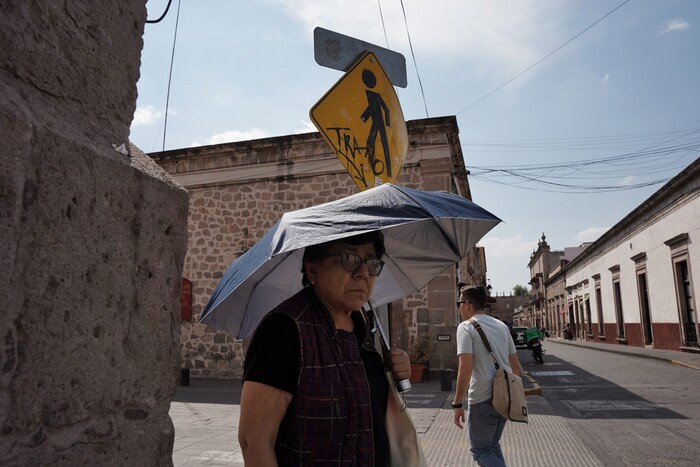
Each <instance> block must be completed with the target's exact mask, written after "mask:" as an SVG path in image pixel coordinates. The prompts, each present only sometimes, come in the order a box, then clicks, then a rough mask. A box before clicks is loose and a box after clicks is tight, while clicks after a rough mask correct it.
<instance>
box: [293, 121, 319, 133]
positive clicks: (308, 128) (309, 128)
mask: <svg viewBox="0 0 700 467" xmlns="http://www.w3.org/2000/svg"><path fill="white" fill-rule="evenodd" d="M301 124H302V126H301V127H299V128H297V129H296V130H294V133H311V132H314V131H318V128H316V126H315V125H314V124H313V123H311V122H309V121H308V120H302V121H301Z"/></svg>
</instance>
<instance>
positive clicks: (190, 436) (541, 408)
mask: <svg viewBox="0 0 700 467" xmlns="http://www.w3.org/2000/svg"><path fill="white" fill-rule="evenodd" d="M544 349H545V351H546V353H545V356H544V361H545V363H544V364H543V365H537V364H534V363H532V359H531V357H530V354H529V352H528V351H527V350H526V349H520V350H518V354H519V357H520V361H521V362H522V364H523V367H524V369H525V371H526V372H528V373H529V374H530V376H531V377H532V378H534V380H535V381H536V384H537V385H539V387H540V388H541V390H542V396H529V397H528V403H529V410H530V423H529V424H527V425H525V424H521V423H508V424H507V425H506V429H505V432H504V434H503V438H502V446H503V451H504V455H505V457H506V460H507V462H508V465H509V466H511V467H512V466H533V467H543V466H552V467H556V466H576V467H579V466H652V465H677V466H696V465H698V459H700V447H699V445H698V442H697V440H699V439H700V391H698V390H697V388H698V387H700V371H697V370H693V369H689V368H685V367H681V366H675V365H671V364H670V363H669V362H668V361H659V360H653V359H649V358H640V357H634V356H627V355H618V354H615V353H612V352H603V351H600V350H591V349H587V348H582V347H577V346H572V345H568V344H565V343H560V342H557V341H552V340H548V341H545V343H544ZM452 390H454V382H453V387H452ZM451 398H452V393H451V392H450V391H442V390H441V385H440V381H439V379H437V380H436V378H433V380H432V381H428V382H423V383H417V384H415V385H414V389H413V390H412V391H411V392H409V393H408V396H407V403H408V407H409V411H410V413H411V416H412V418H413V421H414V423H415V425H416V429H417V431H418V434H419V438H420V440H421V444H422V447H423V450H424V452H425V456H426V459H427V461H428V464H429V465H431V466H465V465H466V466H473V465H475V464H474V462H473V461H472V460H471V456H470V454H469V443H468V440H467V435H466V432H465V431H461V430H459V429H457V428H456V427H455V426H454V425H453V422H452V410H451V409H450V408H449V401H450V400H451ZM239 400H240V381H226V380H197V379H194V380H193V381H192V386H188V387H178V390H177V393H176V396H175V400H174V401H173V403H172V404H171V409H170V415H171V417H172V418H173V423H174V425H175V446H174V451H173V462H174V464H175V465H176V466H194V465H222V466H223V465H227V466H242V465H243V459H242V455H241V453H240V448H239V446H238V442H237V441H236V436H237V434H236V429H237V425H238V415H239V406H238V403H239Z"/></svg>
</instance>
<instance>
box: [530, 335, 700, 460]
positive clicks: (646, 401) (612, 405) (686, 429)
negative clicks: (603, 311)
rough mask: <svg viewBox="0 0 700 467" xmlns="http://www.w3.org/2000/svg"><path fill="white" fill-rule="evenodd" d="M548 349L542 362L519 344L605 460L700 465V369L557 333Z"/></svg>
mask: <svg viewBox="0 0 700 467" xmlns="http://www.w3.org/2000/svg"><path fill="white" fill-rule="evenodd" d="M545 349H546V350H547V353H546V355H545V364H544V365H535V364H533V363H531V359H530V358H529V354H528V353H527V351H525V350H521V351H519V353H520V354H521V355H520V359H521V362H523V364H524V368H525V370H526V371H528V372H529V373H530V375H531V376H533V377H534V378H535V379H536V380H537V382H538V383H539V385H540V387H541V388H542V395H543V397H544V399H546V401H547V402H548V403H549V405H550V406H551V407H552V409H553V412H554V415H555V416H557V417H562V418H564V419H566V421H567V423H568V425H569V426H570V427H571V429H572V430H573V431H574V432H575V433H576V434H577V436H578V438H579V439H580V440H581V442H582V443H583V444H584V445H585V446H586V447H587V448H588V449H590V450H591V451H592V452H593V453H595V455H596V456H597V457H598V458H599V459H600V460H601V461H602V462H604V465H611V466H613V465H635V466H651V465H688V466H690V465H693V466H696V465H698V459H700V445H699V444H698V440H700V391H699V390H698V387H700V371H696V370H691V369H688V368H683V367H679V366H675V365H669V364H668V363H666V362H661V361H656V360H652V359H646V358H637V357H630V356H625V355H618V354H614V353H609V352H601V351H597V350H590V349H584V348H580V347H574V346H569V345H565V344H560V343H557V342H555V341H546V342H545ZM562 449H565V447H564V446H562ZM575 455H576V453H572V456H575Z"/></svg>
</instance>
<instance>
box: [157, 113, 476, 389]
mask: <svg viewBox="0 0 700 467" xmlns="http://www.w3.org/2000/svg"><path fill="white" fill-rule="evenodd" d="M408 130H409V139H410V142H411V149H410V150H409V152H408V155H407V156H406V160H405V163H404V167H403V170H402V171H401V174H400V175H399V178H398V180H397V184H399V185H403V186H408V187H412V188H421V189H426V190H445V191H450V192H457V193H460V194H462V195H463V196H466V197H469V187H468V184H467V177H466V170H465V168H464V162H463V160H462V153H461V150H460V146H459V137H458V128H457V125H456V119H455V118H454V117H444V118H434V119H426V120H418V121H413V122H408ZM151 157H153V159H154V160H155V161H156V162H158V163H159V164H160V165H161V166H162V167H163V168H164V169H165V170H167V171H168V172H169V173H170V174H171V175H172V176H173V177H174V178H175V179H176V180H177V181H178V182H179V183H181V184H182V185H183V186H185V187H187V189H188V191H189V193H190V196H191V198H190V199H191V202H190V213H189V249H188V253H187V257H186V260H185V272H184V275H185V277H186V278H187V279H189V280H190V281H192V284H193V293H192V300H193V303H192V319H191V320H190V321H189V322H184V323H183V325H182V328H181V341H182V364H183V367H185V368H189V369H190V371H191V374H192V375H193V376H210V377H211V376H215V377H240V376H241V370H242V366H243V358H244V348H245V345H246V342H244V341H238V340H235V339H232V338H231V337H230V336H228V335H226V334H223V333H220V332H217V331H216V330H215V329H214V328H212V327H209V326H203V325H199V324H196V322H197V321H198V319H199V317H200V315H201V313H202V310H203V308H204V306H205V305H206V303H207V301H208V300H209V297H210V296H211V294H212V292H213V291H214V289H215V287H216V285H217V284H218V282H219V280H220V279H221V277H222V275H223V272H224V271H225V270H226V268H227V267H228V266H229V264H230V263H231V262H232V261H233V260H235V259H236V258H238V257H239V256H241V255H242V254H243V253H244V252H245V251H247V250H248V249H249V248H251V247H252V246H253V245H254V244H255V242H256V241H257V240H258V239H260V238H261V237H262V236H263V234H264V233H265V232H266V231H267V230H268V229H269V228H270V227H271V226H272V225H273V224H274V223H275V222H276V221H277V220H278V219H279V218H280V217H281V216H282V214H283V213H284V212H286V211H291V210H295V209H301V208H304V207H308V206H312V205H316V204H320V203H325V202H328V201H332V200H335V199H338V198H341V197H344V196H347V195H350V194H352V193H356V192H357V191H358V188H357V187H356V186H355V184H354V183H353V182H352V180H351V179H350V177H349V176H348V174H347V173H346V172H345V171H344V169H343V167H342V166H341V164H340V162H339V161H338V160H337V158H336V157H335V156H334V155H333V154H332V153H331V152H330V149H329V148H328V147H327V145H326V143H325V142H324V141H323V140H322V139H321V137H320V135H319V134H318V133H310V134H303V135H291V136H283V137H278V138H267V139H262V140H257V141H245V142H237V143H229V144H222V145H217V146H207V147H199V148H188V149H182V150H174V151H166V152H161V153H154V154H151ZM462 263H463V264H461V265H460V268H459V269H456V268H450V269H448V270H447V271H445V272H444V273H443V274H441V275H440V276H438V277H437V278H436V279H435V280H434V281H433V282H432V283H431V284H430V285H429V286H428V287H426V289H424V290H423V291H421V292H419V293H417V294H414V295H412V296H410V297H406V298H405V299H404V300H402V301H398V302H395V303H393V304H392V306H391V308H390V311H389V317H390V318H389V321H390V325H391V326H390V329H389V334H390V339H391V341H392V343H393V344H394V345H397V346H399V347H401V348H404V349H406V348H408V346H409V345H410V344H411V343H412V342H413V341H414V339H415V336H416V335H417V334H418V333H424V332H428V333H430V334H431V336H432V337H433V356H434V358H433V360H431V363H432V368H433V369H438V368H445V367H449V368H456V356H455V353H456V348H455V347H454V337H452V340H450V341H448V342H444V341H438V340H437V337H436V336H437V335H441V334H445V335H451V336H454V332H455V329H456V325H457V323H458V318H457V311H456V309H455V301H456V291H455V289H456V284H457V282H458V281H460V280H461V281H464V282H475V278H477V277H478V278H483V277H485V270H484V266H482V265H480V264H479V262H478V261H477V258H476V256H475V254H474V253H472V254H470V255H469V258H468V259H466V260H464V261H462ZM458 276H459V277H458Z"/></svg>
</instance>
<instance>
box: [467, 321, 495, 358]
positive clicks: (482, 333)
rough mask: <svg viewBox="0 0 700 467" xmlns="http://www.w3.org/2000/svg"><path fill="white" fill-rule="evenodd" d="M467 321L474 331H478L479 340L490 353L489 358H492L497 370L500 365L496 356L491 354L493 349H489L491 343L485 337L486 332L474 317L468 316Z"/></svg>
mask: <svg viewBox="0 0 700 467" xmlns="http://www.w3.org/2000/svg"><path fill="white" fill-rule="evenodd" d="M468 322H469V323H470V324H471V325H472V326H474V329H476V332H478V333H479V335H480V336H481V340H482V342H483V343H484V346H485V347H486V350H488V351H489V353H490V354H491V358H492V359H493V364H494V365H495V367H496V369H497V370H498V369H499V368H500V367H501V365H500V364H499V363H498V360H496V357H495V356H494V355H493V350H491V344H489V340H488V339H487V338H486V334H485V333H484V330H483V329H481V325H480V324H479V323H478V322H477V321H476V320H475V319H474V318H470V319H469V320H468Z"/></svg>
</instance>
